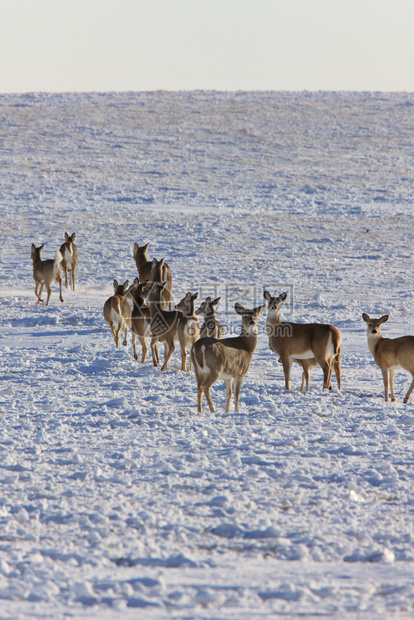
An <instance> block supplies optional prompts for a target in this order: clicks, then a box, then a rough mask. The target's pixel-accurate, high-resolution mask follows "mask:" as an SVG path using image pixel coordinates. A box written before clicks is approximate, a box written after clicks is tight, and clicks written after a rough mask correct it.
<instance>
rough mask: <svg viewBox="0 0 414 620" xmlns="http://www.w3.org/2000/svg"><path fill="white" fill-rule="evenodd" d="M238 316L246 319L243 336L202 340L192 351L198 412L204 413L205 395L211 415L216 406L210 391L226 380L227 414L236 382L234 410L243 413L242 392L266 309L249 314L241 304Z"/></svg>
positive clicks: (243, 322)
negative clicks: (260, 318)
mask: <svg viewBox="0 0 414 620" xmlns="http://www.w3.org/2000/svg"><path fill="white" fill-rule="evenodd" d="M234 308H235V310H236V312H237V314H240V315H241V317H242V330H241V334H240V336H237V337H235V338H225V339H223V340H219V339H217V338H200V340H197V342H196V343H195V344H194V346H193V348H192V349H191V358H192V360H193V365H194V370H195V374H196V379H197V408H198V411H199V413H201V411H202V400H203V394H204V395H205V397H206V400H207V403H208V406H209V407H210V411H211V412H213V411H214V405H213V401H212V398H211V394H210V387H211V386H212V385H213V383H215V382H216V381H217V379H220V378H222V379H223V380H224V383H225V385H226V413H228V412H229V410H230V401H231V396H232V383H233V379H234V382H235V384H234V408H235V411H236V412H238V411H239V398H240V390H241V385H242V382H243V378H244V375H245V374H246V372H247V371H248V370H249V368H250V363H251V361H252V357H253V353H254V350H255V349H256V345H257V323H258V321H259V316H260V314H261V313H262V310H263V308H264V306H260V307H259V308H255V309H254V310H246V309H245V308H243V306H241V305H240V304H236V305H235V307H234Z"/></svg>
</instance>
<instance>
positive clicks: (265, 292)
mask: <svg viewBox="0 0 414 620" xmlns="http://www.w3.org/2000/svg"><path fill="white" fill-rule="evenodd" d="M263 297H264V298H265V299H266V301H270V299H271V296H270V293H269V292H268V291H263Z"/></svg>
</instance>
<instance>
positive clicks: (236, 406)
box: [234, 377, 243, 413]
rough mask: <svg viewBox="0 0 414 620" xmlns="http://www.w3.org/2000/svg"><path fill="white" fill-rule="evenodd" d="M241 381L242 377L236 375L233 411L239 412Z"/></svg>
mask: <svg viewBox="0 0 414 620" xmlns="http://www.w3.org/2000/svg"><path fill="white" fill-rule="evenodd" d="M242 383H243V377H236V378H235V380H234V411H235V412H236V413H239V399H240V390H241V386H242Z"/></svg>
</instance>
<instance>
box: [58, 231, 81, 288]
mask: <svg viewBox="0 0 414 620" xmlns="http://www.w3.org/2000/svg"><path fill="white" fill-rule="evenodd" d="M75 237H76V235H75V233H72V234H71V235H70V236H69V235H68V233H66V232H65V240H66V241H65V243H63V244H62V245H61V246H60V253H61V254H62V256H63V260H62V268H63V273H64V274H65V287H66V288H68V273H69V276H70V281H69V285H70V288H71V289H72V291H74V290H75V274H76V266H77V264H78V248H77V247H76V245H75Z"/></svg>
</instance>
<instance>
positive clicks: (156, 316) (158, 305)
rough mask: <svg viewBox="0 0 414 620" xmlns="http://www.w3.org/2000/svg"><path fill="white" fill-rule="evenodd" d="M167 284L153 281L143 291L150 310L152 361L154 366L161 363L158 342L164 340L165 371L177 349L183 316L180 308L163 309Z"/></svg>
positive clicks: (163, 369) (163, 367)
mask: <svg viewBox="0 0 414 620" xmlns="http://www.w3.org/2000/svg"><path fill="white" fill-rule="evenodd" d="M166 285H167V283H166V282H162V283H160V282H152V284H151V286H148V287H147V288H146V289H144V290H143V291H142V293H143V296H144V299H146V300H147V302H148V306H149V310H150V330H151V352H152V363H153V364H154V366H157V364H158V363H159V360H158V354H157V343H158V342H163V343H164V363H163V365H162V366H161V370H162V371H163V372H164V371H165V370H167V366H168V361H169V359H170V357H171V355H172V352H173V351H174V349H175V345H174V340H175V339H176V338H177V329H178V323H179V320H180V316H182V314H181V312H179V311H178V310H164V309H163V304H162V294H163V291H164V289H165V287H166Z"/></svg>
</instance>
